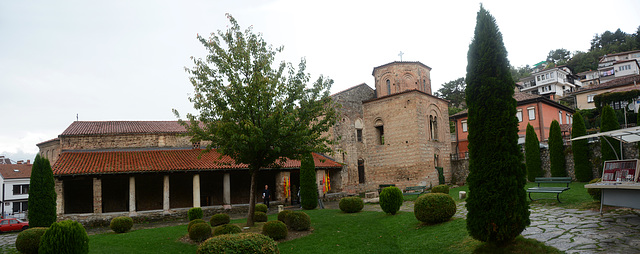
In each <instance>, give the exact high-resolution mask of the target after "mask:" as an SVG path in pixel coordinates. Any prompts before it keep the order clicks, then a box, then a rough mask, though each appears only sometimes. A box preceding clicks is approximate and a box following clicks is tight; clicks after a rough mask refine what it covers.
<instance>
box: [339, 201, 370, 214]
mask: <svg viewBox="0 0 640 254" xmlns="http://www.w3.org/2000/svg"><path fill="white" fill-rule="evenodd" d="M338 206H339V207H340V210H342V211H343V212H345V213H357V212H359V211H361V210H362V208H364V202H363V201H362V199H361V198H360V197H344V198H342V199H340V203H338Z"/></svg>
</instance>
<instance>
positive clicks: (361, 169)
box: [358, 159, 365, 183]
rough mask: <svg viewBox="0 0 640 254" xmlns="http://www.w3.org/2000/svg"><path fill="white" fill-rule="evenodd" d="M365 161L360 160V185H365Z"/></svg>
mask: <svg viewBox="0 0 640 254" xmlns="http://www.w3.org/2000/svg"><path fill="white" fill-rule="evenodd" d="M364 179H365V178H364V160H363V159H358V183H364Z"/></svg>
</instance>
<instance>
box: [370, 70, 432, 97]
mask: <svg viewBox="0 0 640 254" xmlns="http://www.w3.org/2000/svg"><path fill="white" fill-rule="evenodd" d="M373 77H374V78H375V81H376V84H375V85H376V90H377V91H378V97H382V96H387V95H389V93H388V91H387V80H389V81H390V86H391V94H394V93H399V92H404V91H406V90H414V89H416V90H420V91H423V92H425V93H428V94H431V71H430V70H429V69H428V68H426V67H425V66H423V65H421V64H417V63H415V62H395V63H392V64H387V65H384V66H381V67H376V68H375V69H374V70H373ZM423 82H424V83H426V88H425V84H423Z"/></svg>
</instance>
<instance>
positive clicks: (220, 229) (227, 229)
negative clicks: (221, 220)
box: [213, 224, 242, 236]
mask: <svg viewBox="0 0 640 254" xmlns="http://www.w3.org/2000/svg"><path fill="white" fill-rule="evenodd" d="M237 233H242V229H241V228H240V227H238V225H235V224H222V225H220V226H217V227H215V228H213V235H214V236H216V235H226V234H237Z"/></svg>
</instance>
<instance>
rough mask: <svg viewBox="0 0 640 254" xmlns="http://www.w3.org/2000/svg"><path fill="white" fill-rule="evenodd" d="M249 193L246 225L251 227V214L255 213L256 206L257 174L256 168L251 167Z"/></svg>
mask: <svg viewBox="0 0 640 254" xmlns="http://www.w3.org/2000/svg"><path fill="white" fill-rule="evenodd" d="M250 170H251V171H252V172H251V188H250V189H251V193H249V213H248V214H247V227H253V215H254V214H255V207H256V189H257V186H256V185H257V183H256V177H257V176H258V169H251V168H250Z"/></svg>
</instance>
